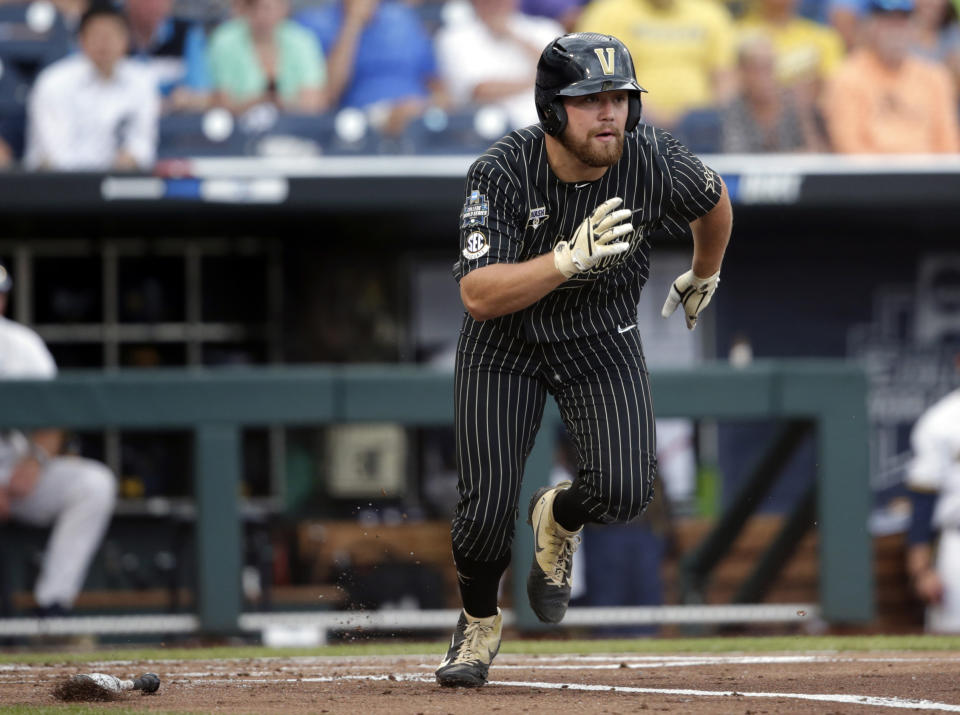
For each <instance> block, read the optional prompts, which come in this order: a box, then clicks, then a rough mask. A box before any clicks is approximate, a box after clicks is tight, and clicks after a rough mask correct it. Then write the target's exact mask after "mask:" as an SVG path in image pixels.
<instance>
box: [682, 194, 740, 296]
mask: <svg viewBox="0 0 960 715" xmlns="http://www.w3.org/2000/svg"><path fill="white" fill-rule="evenodd" d="M690 228H691V230H692V231H693V265H692V266H691V267H692V268H693V272H694V274H695V275H696V276H697V277H698V278H709V277H710V276H712V275H714V274H715V273H716V272H717V271H719V270H720V265H721V264H722V263H723V254H724V252H725V251H726V250H727V244H728V243H729V242H730V232H731V230H732V229H733V208H732V207H731V206H730V197H729V196H728V195H727V187H726V185H725V184H724V185H723V190H722V193H721V194H720V200H719V201H718V202H717V205H716V206H714V207H713V208H712V209H711V210H710V212H709V213H707V214H705V215H704V216H701V217H700V218H699V219H697V220H696V221H694V222H693V223H692V224H690Z"/></svg>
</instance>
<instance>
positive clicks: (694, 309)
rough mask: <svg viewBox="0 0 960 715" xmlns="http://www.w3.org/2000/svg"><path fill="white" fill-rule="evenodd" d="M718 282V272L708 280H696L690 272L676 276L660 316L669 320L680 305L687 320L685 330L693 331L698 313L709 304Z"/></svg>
mask: <svg viewBox="0 0 960 715" xmlns="http://www.w3.org/2000/svg"><path fill="white" fill-rule="evenodd" d="M719 282H720V271H717V272H716V273H714V274H713V275H712V276H710V277H709V278H698V277H697V276H696V275H694V273H693V271H692V270H690V271H687V272H686V273H684V274H683V275H682V276H678V277H677V279H676V280H675V281H674V282H673V285H672V286H670V293H669V294H668V295H667V300H666V302H664V304H663V310H661V311H660V315H662V316H663V317H664V318H669V317H670V316H671V315H673V311H675V310H676V309H677V306H678V305H680V304H681V303H682V304H683V312H684V314H685V315H686V318H687V328H688V329H689V330H693V329H694V328H695V327H696V326H697V318H698V317H699V315H700V313H701V312H702V311H703V309H704V308H706V307H707V306H708V305H709V304H710V299H711V298H712V297H713V292H714V291H715V290H716V289H717V283H719Z"/></svg>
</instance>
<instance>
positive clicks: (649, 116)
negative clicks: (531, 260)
mask: <svg viewBox="0 0 960 715" xmlns="http://www.w3.org/2000/svg"><path fill="white" fill-rule="evenodd" d="M951 2H954V3H955V4H951ZM293 3H294V4H291V0H230V4H229V6H223V5H220V4H217V0H124V2H123V3H122V4H111V2H109V0H32V1H30V2H21V1H20V0H0V165H3V166H18V165H22V166H24V167H26V168H28V169H48V170H105V169H115V170H124V169H145V168H149V167H150V166H152V165H153V164H154V162H156V161H157V160H158V158H160V159H162V158H173V157H177V156H196V155H203V154H215V155H225V154H238V153H239V154H259V155H263V154H274V155H276V154H284V153H285V154H287V155H303V154H305V153H306V154H310V153H318V154H319V153H336V152H338V151H340V152H344V151H353V152H371V151H373V152H404V153H425V152H434V153H436V152H457V151H458V149H459V150H460V151H465V152H474V151H479V150H481V149H482V147H483V146H485V145H486V144H488V143H489V142H490V141H492V140H494V139H496V138H497V137H498V136H500V135H501V134H502V133H503V132H504V131H506V130H508V129H510V128H513V127H520V126H525V125H527V124H532V123H535V122H536V121H537V117H536V112H535V108H534V103H533V82H534V74H535V69H536V64H537V59H538V57H539V54H540V52H541V50H542V49H543V47H544V46H545V45H546V44H547V43H548V42H549V41H550V40H552V39H553V38H554V37H556V36H557V35H560V34H562V33H564V32H566V31H570V30H578V31H596V32H602V33H609V34H613V35H616V36H617V37H619V38H620V39H621V40H623V41H624V42H625V43H626V45H627V46H628V47H629V49H630V51H631V53H632V54H633V57H634V62H635V65H636V68H637V74H638V78H639V81H640V83H641V84H642V85H643V86H644V87H646V89H647V90H649V94H646V95H644V117H645V120H646V121H647V122H649V123H652V124H655V125H658V126H662V127H664V128H666V129H669V130H671V131H673V132H674V133H675V134H677V135H678V136H679V137H680V138H681V139H682V140H683V141H685V142H686V143H687V144H689V145H690V146H691V148H693V149H694V150H695V151H697V152H705V153H709V152H737V153H757V152H765V153H768V152H838V153H956V152H957V151H958V150H960V128H958V116H960V104H958V98H957V97H958V86H960V26H958V22H957V14H958V12H957V10H958V8H957V6H958V5H960V0H589V1H588V2H586V3H583V2H582V0H445V1H443V0H316V1H313V2H308V1H307V0H293ZM253 138H255V139H256V140H257V141H256V142H254V141H252V139H253ZM267 138H272V139H273V140H274V141H272V142H270V141H264V140H265V139H267Z"/></svg>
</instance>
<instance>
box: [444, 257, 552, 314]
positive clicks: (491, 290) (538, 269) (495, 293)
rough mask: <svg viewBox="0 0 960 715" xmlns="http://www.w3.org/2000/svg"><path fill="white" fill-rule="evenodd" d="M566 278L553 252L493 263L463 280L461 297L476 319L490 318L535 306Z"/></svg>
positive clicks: (468, 310)
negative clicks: (525, 259) (554, 258)
mask: <svg viewBox="0 0 960 715" xmlns="http://www.w3.org/2000/svg"><path fill="white" fill-rule="evenodd" d="M565 280H566V279H565V278H564V276H563V274H562V273H560V271H558V270H557V268H556V265H555V264H554V260H553V253H552V252H551V253H545V254H543V255H542V256H537V257H536V258H533V259H531V260H529V261H523V262H522V263H493V264H490V265H487V266H484V267H483V268H478V269H476V270H475V271H472V272H471V273H469V274H467V275H466V276H464V277H463V279H462V280H461V281H460V299H461V300H462V301H463V305H464V307H465V308H466V309H467V312H469V313H470V315H471V316H472V317H473V318H474V319H475V320H481V321H482V320H490V319H491V318H498V317H500V316H501V315H509V314H510V313H515V312H517V311H518V310H523V309H524V308H526V307H527V306H530V305H533V304H534V303H536V302H537V301H538V300H540V299H541V298H542V297H543V296H545V295H546V294H547V293H549V292H550V291H552V290H553V289H554V288H556V287H557V286H559V285H560V284H561V283H563V282H564V281H565Z"/></svg>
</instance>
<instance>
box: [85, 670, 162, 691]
mask: <svg viewBox="0 0 960 715" xmlns="http://www.w3.org/2000/svg"><path fill="white" fill-rule="evenodd" d="M73 679H74V680H88V681H90V682H92V683H93V684H95V685H97V686H99V687H101V688H103V689H104V690H107V691H109V692H111V693H120V692H123V691H124V690H142V691H143V692H145V693H155V692H156V691H157V689H158V688H159V687H160V676H158V675H157V674H156V673H144V674H143V675H141V676H140V677H139V678H134V679H133V680H124V679H122V678H117V677H115V676H113V675H107V674H106V673H84V674H83V675H74V676H73Z"/></svg>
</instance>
